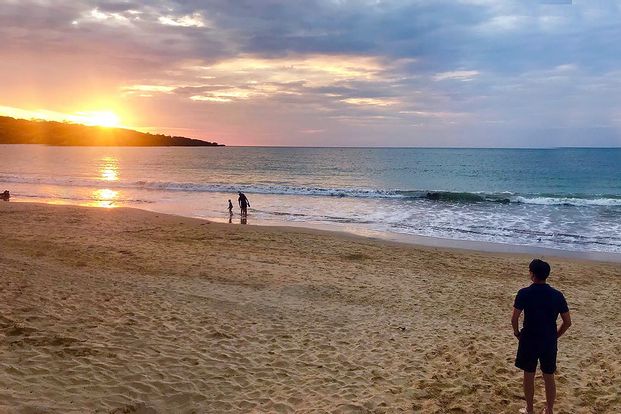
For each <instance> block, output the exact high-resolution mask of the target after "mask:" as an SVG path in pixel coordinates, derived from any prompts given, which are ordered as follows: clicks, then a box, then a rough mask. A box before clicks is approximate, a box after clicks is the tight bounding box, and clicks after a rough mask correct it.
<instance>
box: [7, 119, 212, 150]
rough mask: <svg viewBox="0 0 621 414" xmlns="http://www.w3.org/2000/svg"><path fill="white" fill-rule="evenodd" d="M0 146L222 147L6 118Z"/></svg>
mask: <svg viewBox="0 0 621 414" xmlns="http://www.w3.org/2000/svg"><path fill="white" fill-rule="evenodd" d="M0 144H44V145H58V146H128V147H165V146H183V147H215V146H219V147H221V146H224V144H218V143H217V142H209V141H202V140H199V139H192V138H186V137H177V136H170V135H163V134H149V133H145V132H138V131H134V130H131V129H125V128H108V127H100V126H87V125H81V124H72V123H66V122H55V121H41V120H26V119H15V118H10V117H6V116H0Z"/></svg>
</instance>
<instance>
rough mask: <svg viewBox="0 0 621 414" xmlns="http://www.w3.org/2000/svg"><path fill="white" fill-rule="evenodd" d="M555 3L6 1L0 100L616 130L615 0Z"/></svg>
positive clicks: (233, 128)
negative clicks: (613, 0) (608, 0)
mask: <svg viewBox="0 0 621 414" xmlns="http://www.w3.org/2000/svg"><path fill="white" fill-rule="evenodd" d="M550 3H554V4H550ZM556 3H559V2H556V1H555V2H550V1H545V2H544V1H539V0H529V1H525V2H498V1H491V0H460V1H448V0H417V1H397V0H385V1H351V0H342V1H333V0H309V1H306V2H294V1H284V0H269V1H267V0H265V1H264V0H253V1H235V2H231V1H227V0H183V1H181V0H154V1H150V2H138V1H121V0H114V1H112V0H103V1H96V0H76V1H72V2H52V1H49V0H20V1H5V2H2V3H1V4H0V42H1V44H2V45H3V47H2V48H1V49H0V62H2V63H1V64H0V79H3V80H4V81H3V84H2V90H3V93H2V95H1V96H0V105H5V106H14V107H37V108H38V107H46V108H49V110H51V111H58V112H61V113H65V112H67V113H74V112H76V111H79V110H80V108H78V105H80V103H81V102H82V103H84V102H86V103H88V105H87V106H89V108H91V107H94V106H95V105H96V104H100V105H103V104H104V103H109V102H112V103H114V104H115V105H117V106H119V107H120V106H126V107H127V108H129V109H128V111H131V112H135V113H136V114H137V115H136V122H137V123H138V124H140V125H141V126H145V125H146V126H147V127H157V126H158V123H161V126H162V127H166V128H173V127H174V125H177V127H175V128H188V125H190V128H191V130H192V131H196V132H197V133H200V134H208V133H209V131H210V130H212V131H217V132H218V133H221V134H222V135H223V136H226V137H227V138H229V139H230V140H231V141H230V142H240V143H241V142H242V140H243V139H248V138H247V137H248V133H247V132H244V128H247V127H248V126H249V125H253V126H256V127H253V128H251V129H252V134H256V137H257V138H256V140H255V141H253V142H255V143H261V142H263V141H261V140H262V139H264V140H268V141H269V140H284V141H286V140H291V141H290V143H291V144H295V143H297V142H302V141H304V140H307V139H308V138H309V136H312V137H313V138H316V139H326V140H327V141H326V142H328V143H338V142H340V141H339V140H343V139H344V138H343V137H342V136H348V137H349V136H358V137H360V139H361V142H365V143H366V142H371V141H372V138H373V134H376V135H375V136H376V138H377V139H378V142H379V140H383V139H384V137H386V136H390V137H393V138H391V139H393V140H394V142H395V144H399V145H403V144H407V143H410V144H421V145H422V144H424V143H425V142H431V143H433V142H435V141H434V140H433V139H432V138H430V139H429V141H425V140H424V139H423V138H421V137H422V136H436V135H438V134H440V135H442V136H445V137H446V142H447V143H449V142H451V140H453V141H454V140H456V139H458V138H456V137H458V136H460V134H462V136H463V135H468V136H469V137H471V139H473V140H474V141H476V140H484V141H485V142H487V140H489V139H491V138H489V137H488V135H489V132H490V131H488V133H487V135H486V132H485V130H484V129H481V128H479V126H477V125H487V126H489V125H493V126H494V127H493V131H494V134H496V136H497V137H500V138H496V139H497V140H498V143H502V142H505V141H503V139H504V138H502V137H504V136H510V135H511V136H514V135H515V131H517V130H520V131H534V130H541V129H542V128H544V127H549V126H550V125H554V126H559V127H575V128H590V127H593V126H598V127H605V128H612V130H615V128H619V126H620V125H619V113H621V105H620V104H618V103H617V101H618V99H617V96H618V94H619V92H621V87H620V85H619V81H618V80H617V79H618V77H616V76H618V70H619V69H618V68H619V67H621V65H620V63H621V62H620V60H621V58H619V57H618V54H617V53H616V50H617V48H618V45H617V41H616V39H618V38H619V37H620V36H621V25H619V23H618V22H619V21H620V17H621V6H619V4H617V3H616V2H596V3H597V4H595V3H587V2H580V3H574V4H556ZM204 114H208V115H209V116H210V117H211V118H209V120H206V116H202V115H204ZM216 119H218V121H217V122H216V121H215V120H216ZM324 124H325V125H324ZM317 125H321V128H320V129H321V130H322V132H321V133H320V134H319V133H316V134H310V133H308V132H301V131H313V130H317V129H319V128H317V127H316V126H317ZM382 128H384V130H382ZM410 128H416V129H417V131H422V132H421V133H420V134H419V135H417V138H412V134H410V133H409V132H408V131H409V129H410ZM425 132H427V133H425ZM296 134H299V136H298V138H296V136H297V135H296ZM339 134H342V136H339ZM606 136H608V137H609V136H611V135H610V134H607V135H606ZM348 139H349V138H348ZM236 140H237V141H236ZM296 140H299V141H296ZM369 140H370V141H369ZM408 140H411V142H410V141H408ZM284 141H283V142H284ZM265 142H266V143H267V141H265ZM279 142H281V141H279ZM304 142H305V141H304ZM481 142H482V141H481ZM525 142H526V141H525ZM382 144H385V142H384V141H382Z"/></svg>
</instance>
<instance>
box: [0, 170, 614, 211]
mask: <svg viewBox="0 0 621 414" xmlns="http://www.w3.org/2000/svg"><path fill="white" fill-rule="evenodd" d="M0 183H16V184H17V183H21V184H39V185H55V186H75V187H95V188H110V189H124V188H130V189H140V190H153V191H184V192H206V193H237V192H238V191H243V192H245V193H248V194H274V195H301V196H322V197H351V198H377V199H401V200H413V201H416V200H424V201H431V202H445V203H464V204H465V203H500V204H534V205H549V206H579V207H588V206H602V207H621V195H612V194H543V193H541V194H516V193H512V192H508V191H507V192H485V191H477V192H459V191H437V190H398V189H394V190H385V189H373V188H323V187H312V186H294V185H282V184H264V183H263V184H219V183H195V182H167V181H145V180H140V181H130V182H123V181H116V182H111V181H102V180H97V179H74V178H53V177H33V176H15V175H0Z"/></svg>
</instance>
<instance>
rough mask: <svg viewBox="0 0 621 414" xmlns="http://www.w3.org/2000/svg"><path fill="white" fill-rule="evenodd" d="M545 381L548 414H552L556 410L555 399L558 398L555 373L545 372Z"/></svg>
mask: <svg viewBox="0 0 621 414" xmlns="http://www.w3.org/2000/svg"><path fill="white" fill-rule="evenodd" d="M543 381H544V383H545V385H546V407H547V411H546V414H552V413H553V412H554V411H553V410H554V400H555V399H556V382H555V381H554V374H545V373H544V374H543Z"/></svg>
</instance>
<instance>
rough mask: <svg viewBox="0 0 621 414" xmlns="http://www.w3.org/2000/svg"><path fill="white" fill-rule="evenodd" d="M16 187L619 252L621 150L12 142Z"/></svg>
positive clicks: (63, 199) (220, 215)
mask: <svg viewBox="0 0 621 414" xmlns="http://www.w3.org/2000/svg"><path fill="white" fill-rule="evenodd" d="M5 189H7V190H9V191H11V194H12V196H13V197H12V200H15V201H33V202H48V203H65V204H77V205H89V206H99V207H108V208H109V207H118V206H128V207H138V208H142V209H147V210H152V211H158V212H162V213H173V214H179V215H184V216H191V217H200V218H205V219H211V220H215V221H221V222H229V220H230V221H231V222H232V223H240V222H242V220H241V218H240V216H239V209H238V208H237V192H238V191H243V192H244V193H245V194H246V195H247V197H248V198H249V200H250V203H251V207H250V209H249V215H248V218H247V221H246V222H247V223H248V224H284V225H304V226H318V227H321V228H331V229H335V230H341V231H346V232H351V233H356V234H361V235H373V236H377V235H380V236H381V235H386V236H391V235H406V236H407V235H410V236H428V237H433V238H439V239H448V240H467V241H477V242H492V243H502V244H509V245H518V246H534V247H545V248H554V249H561V250H567V251H581V252H611V253H621V148H615V149H610V148H601V149H588V148H557V149H436V148H273V147H220V148H212V147H200V148H183V147H167V148H161V147H158V148H136V147H133V148H126V147H123V148H121V147H48V146H39V145H0V192H1V191H3V190H5ZM229 199H231V200H232V201H233V204H234V205H235V207H236V208H235V210H234V211H235V214H234V216H233V217H232V218H230V217H229V214H228V211H227V205H228V200H229Z"/></svg>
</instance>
